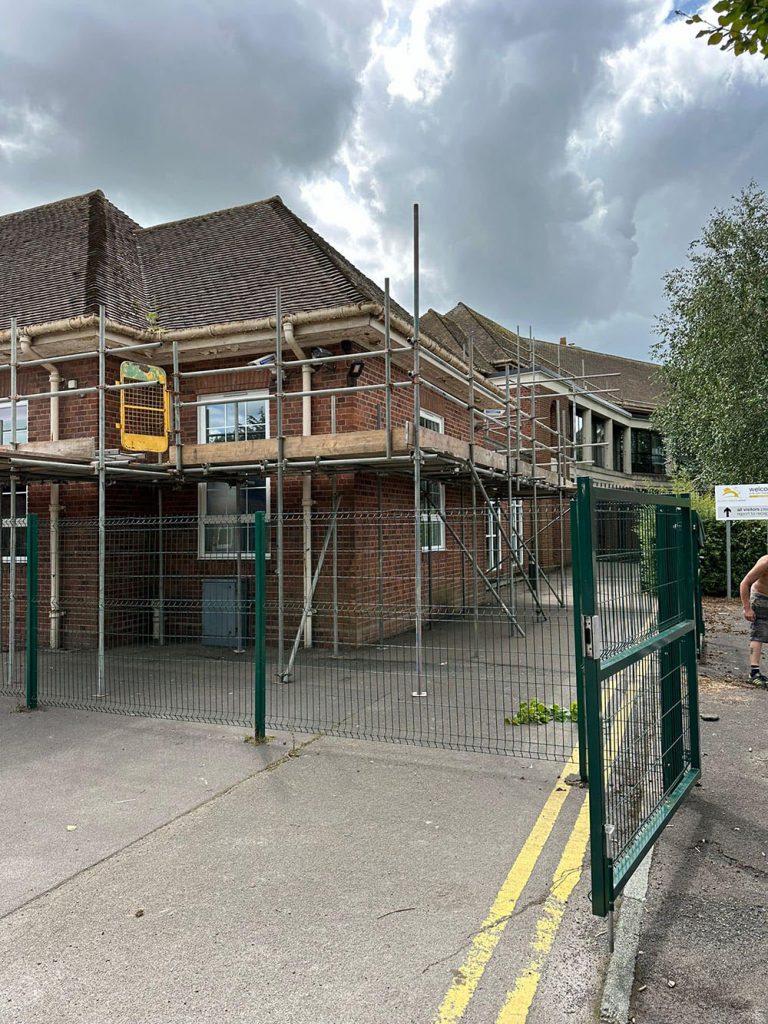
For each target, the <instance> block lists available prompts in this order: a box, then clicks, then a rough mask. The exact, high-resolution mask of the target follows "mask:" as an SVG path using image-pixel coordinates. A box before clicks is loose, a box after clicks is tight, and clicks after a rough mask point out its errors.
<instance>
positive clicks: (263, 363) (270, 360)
mask: <svg viewBox="0 0 768 1024" xmlns="http://www.w3.org/2000/svg"><path fill="white" fill-rule="evenodd" d="M248 365H249V366H256V367H258V369H260V370H262V369H264V370H265V369H266V368H267V367H268V366H274V365H275V354H274V352H270V353H269V355H266V356H259V358H258V359H251V361H250V362H249V363H248Z"/></svg>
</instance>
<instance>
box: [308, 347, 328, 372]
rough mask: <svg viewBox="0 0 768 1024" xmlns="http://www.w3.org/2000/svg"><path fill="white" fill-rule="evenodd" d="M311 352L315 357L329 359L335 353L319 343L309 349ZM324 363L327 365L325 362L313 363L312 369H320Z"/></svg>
mask: <svg viewBox="0 0 768 1024" xmlns="http://www.w3.org/2000/svg"><path fill="white" fill-rule="evenodd" d="M309 354H310V355H311V356H312V358H313V359H327V358H328V357H329V356H332V355H333V352H331V351H330V350H329V349H327V348H323V347H322V346H321V345H317V346H316V347H315V348H312V349H310V350H309ZM324 365H326V364H324V363H313V364H312V369H313V370H319V369H320V368H321V367H322V366H324Z"/></svg>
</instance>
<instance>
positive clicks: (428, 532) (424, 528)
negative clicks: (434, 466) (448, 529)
mask: <svg viewBox="0 0 768 1024" xmlns="http://www.w3.org/2000/svg"><path fill="white" fill-rule="evenodd" d="M444 515H445V484H441V483H439V482H438V481H437V480H422V481H421V550H422V551H445V523H444V522H443V518H442V517H443V516H444Z"/></svg>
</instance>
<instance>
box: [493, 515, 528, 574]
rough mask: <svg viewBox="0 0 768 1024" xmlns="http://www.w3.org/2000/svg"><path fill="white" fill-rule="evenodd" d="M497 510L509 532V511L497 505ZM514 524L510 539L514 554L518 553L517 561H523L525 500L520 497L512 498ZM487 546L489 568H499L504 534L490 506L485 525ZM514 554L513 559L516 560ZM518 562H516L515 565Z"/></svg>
mask: <svg viewBox="0 0 768 1024" xmlns="http://www.w3.org/2000/svg"><path fill="white" fill-rule="evenodd" d="M495 507H496V511H497V512H498V513H499V517H500V519H501V522H502V525H503V527H504V531H505V532H507V531H508V529H509V526H508V524H509V513H508V512H506V511H505V510H504V509H501V508H499V506H495ZM512 526H513V532H512V535H511V536H510V538H509V540H510V543H511V544H512V549H513V552H514V555H517V561H518V562H522V560H523V551H524V548H523V540H522V537H523V502H522V500H521V499H520V498H513V499H512ZM485 548H486V553H487V556H488V569H489V571H490V570H492V569H496V568H498V566H499V565H501V562H502V534H501V530H500V529H499V524H498V522H497V521H496V517H495V516H494V514H493V512H492V511H491V509H490V508H489V509H488V511H487V518H486V526H485ZM514 555H513V561H514ZM516 564H517V563H516V562H515V565H516Z"/></svg>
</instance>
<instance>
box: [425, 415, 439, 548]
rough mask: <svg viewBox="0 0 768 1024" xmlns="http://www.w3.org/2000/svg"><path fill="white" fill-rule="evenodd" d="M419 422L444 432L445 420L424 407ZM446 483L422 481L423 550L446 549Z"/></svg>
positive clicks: (428, 428) (431, 428) (428, 427)
mask: <svg viewBox="0 0 768 1024" xmlns="http://www.w3.org/2000/svg"><path fill="white" fill-rule="evenodd" d="M419 424H420V425H421V426H422V427H426V428H427V430H435V431H437V433H438V434H442V433H443V432H444V430H445V420H444V419H443V418H442V416H438V415H437V414H436V413H433V412H427V411H426V410H424V409H422V410H421V412H420V413H419ZM441 513H442V515H445V485H444V484H441V483H439V482H438V481H437V480H422V481H421V550H422V551H445V523H444V522H443V519H442V515H441Z"/></svg>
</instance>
